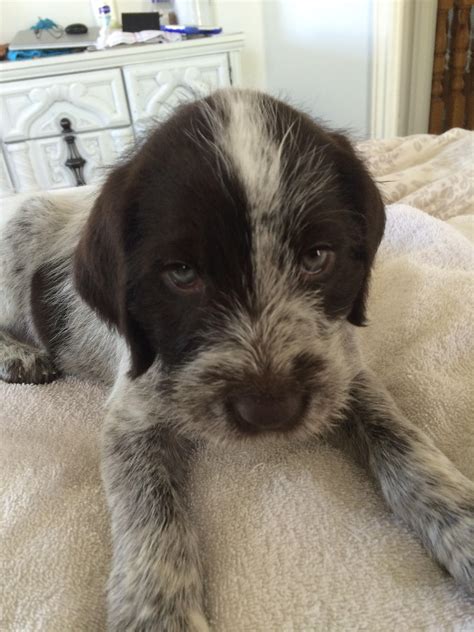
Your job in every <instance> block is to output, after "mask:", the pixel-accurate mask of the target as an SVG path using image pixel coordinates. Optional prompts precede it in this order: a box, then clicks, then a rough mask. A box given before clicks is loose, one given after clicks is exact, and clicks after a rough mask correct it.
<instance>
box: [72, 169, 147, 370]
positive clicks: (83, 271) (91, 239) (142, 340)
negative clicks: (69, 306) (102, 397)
mask: <svg viewBox="0 0 474 632" xmlns="http://www.w3.org/2000/svg"><path fill="white" fill-rule="evenodd" d="M131 179H132V178H131V174H130V166H129V164H124V165H121V166H119V167H118V168H116V169H115V170H114V171H113V172H112V173H111V174H110V175H109V177H108V178H107V180H106V182H105V184H104V186H103V188H102V191H101V193H100V195H99V197H98V198H97V200H96V202H95V204H94V206H93V208H92V211H91V213H90V215H89V218H88V220H87V223H86V225H85V227H84V230H83V233H82V236H81V238H80V241H79V244H78V246H77V248H76V252H75V255H74V283H75V286H76V289H77V291H78V292H79V294H80V296H81V297H82V298H83V299H84V300H85V302H86V303H87V304H88V305H89V307H91V308H92V309H93V310H94V311H95V312H96V313H97V315H98V316H99V318H101V319H102V320H103V321H105V322H106V323H107V324H108V325H110V326H112V327H114V328H116V329H117V331H118V332H119V333H120V334H121V335H122V336H124V338H125V339H126V341H127V343H128V346H129V348H130V352H131V358H132V366H131V371H130V374H131V376H132V377H138V376H139V375H141V374H142V373H144V372H145V371H146V370H147V369H148V368H149V367H150V366H151V364H152V363H153V360H154V358H155V355H156V354H155V352H154V351H153V349H152V347H151V345H150V343H149V340H148V338H147V336H146V335H145V332H144V331H143V330H142V328H141V327H140V326H139V325H138V323H137V322H136V321H135V320H134V318H133V317H132V316H131V314H130V313H129V311H128V308H127V294H128V287H129V268H130V261H129V259H130V253H131V249H132V241H133V230H132V228H133V220H134V217H135V209H134V205H135V201H134V196H133V194H132V192H131V190H130V185H129V182H130V180H131Z"/></svg>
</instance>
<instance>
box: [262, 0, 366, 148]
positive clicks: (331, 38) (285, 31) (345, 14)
mask: <svg viewBox="0 0 474 632" xmlns="http://www.w3.org/2000/svg"><path fill="white" fill-rule="evenodd" d="M263 6H264V37H265V45H266V46H265V50H266V82H267V88H268V90H269V91H270V92H271V93H273V94H276V95H283V96H289V97H290V100H291V101H292V102H293V103H295V104H297V105H300V106H303V107H304V108H305V109H307V110H308V111H309V112H311V113H312V114H313V115H316V116H320V117H322V118H323V119H326V120H327V121H328V122H330V123H333V124H334V125H336V126H337V127H343V128H349V129H350V130H351V131H353V132H354V133H355V135H356V136H358V137H361V138H363V137H367V136H368V133H369V108H370V88H371V86H370V75H371V34H372V2H371V0H292V1H291V2H289V1H288V0H272V1H271V2H264V5H263Z"/></svg>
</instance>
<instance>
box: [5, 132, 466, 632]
mask: <svg viewBox="0 0 474 632" xmlns="http://www.w3.org/2000/svg"><path fill="white" fill-rule="evenodd" d="M467 134H468V133H467ZM460 136H464V137H465V138H468V136H466V134H465V133H461V134H460ZM440 138H442V137H437V138H433V137H422V141H423V143H426V145H427V146H429V145H430V144H433V143H438V142H439V140H438V139H440ZM471 138H472V137H471ZM415 141H416V139H415V138H414V139H412V140H411V141H410V140H409V139H396V141H391V142H393V144H394V147H395V145H396V144H397V143H399V144H405V148H406V151H409V145H410V142H415ZM458 141H459V137H457V138H455V139H454V142H458ZM470 142H471V141H470ZM448 145H449V143H448ZM471 147H472V145H471ZM445 148H446V147H445ZM365 149H366V148H365V147H362V148H361V151H362V152H364V151H365ZM438 149H439V148H438ZM373 151H375V150H373ZM389 153H390V152H389ZM416 153H417V154H418V152H416ZM433 156H435V157H436V156H439V151H438V150H437V149H434V151H433V153H432V154H431V155H430V152H429V151H428V149H427V153H425V158H426V161H427V162H430V161H431V160H432V159H433V158H432V157H433ZM402 158H403V160H404V161H405V160H407V159H406V157H405V154H403V156H402ZM402 158H400V159H402ZM418 158H419V156H418ZM421 160H423V159H421ZM395 163H396V161H395V162H394V163H393V164H392V166H391V179H392V180H394V179H396V178H397V177H400V182H402V181H403V179H404V178H405V180H407V181H408V180H409V178H408V176H407V174H406V172H407V171H409V170H410V168H409V167H405V166H404V167H403V169H400V170H399V171H397V167H396V164H395ZM425 167H426V168H427V166H426V165H425ZM371 168H372V166H371ZM419 168H420V163H418V165H417V164H416V160H414V161H413V169H415V170H416V169H419ZM451 168H452V170H453V172H457V173H459V172H460V171H463V174H464V175H463V177H466V178H468V177H469V174H466V168H465V167H463V168H462V169H461V168H460V167H459V162H456V160H455V156H454V160H453V164H452V167H451ZM470 168H471V167H470V166H469V167H468V169H470ZM389 171H390V169H388V168H387V169H386V172H387V173H388V172H389ZM374 175H375V177H378V174H377V172H376V170H375V171H374ZM453 175H455V173H453ZM443 177H444V176H443ZM446 177H447V178H449V174H447V175H446ZM417 182H418V184H419V183H420V181H417ZM438 184H439V183H438V182H435V183H433V186H434V185H436V186H437V185H438ZM407 186H408V188H410V187H411V188H412V189H413V191H412V192H413V193H416V191H415V189H416V187H417V184H414V185H413V184H410V185H407ZM423 186H424V185H423ZM427 186H428V184H427ZM419 188H420V187H418V189H416V190H419ZM66 195H67V196H68V197H69V198H70V197H71V196H74V195H77V192H73V193H67V194H66ZM81 195H82V193H81ZM423 195H424V194H423ZM465 198H466V193H464V195H462V196H460V198H459V200H460V202H459V204H458V208H456V204H457V203H456V202H455V201H454V202H453V204H452V206H453V207H454V209H452V210H451V213H450V215H456V217H453V218H452V219H450V220H449V221H448V222H446V221H442V220H440V219H437V218H436V217H432V216H429V215H428V214H427V213H425V212H423V211H421V210H417V209H415V208H413V207H410V206H407V205H406V204H393V205H392V206H390V207H389V208H388V209H387V213H388V225H387V231H386V236H385V238H384V241H383V244H382V246H381V249H380V252H379V255H378V259H377V263H376V267H375V271H374V277H373V282H372V292H371V298H370V303H369V318H370V323H371V324H370V326H369V327H368V328H366V329H364V330H360V332H359V335H360V341H361V345H362V348H363V351H364V354H365V356H366V358H367V361H368V362H369V364H370V365H371V366H372V368H374V369H375V370H376V371H377V373H378V374H379V375H380V376H381V377H382V379H383V380H384V382H385V383H386V385H387V387H388V388H389V390H390V391H391V393H392V395H393V396H394V398H395V399H396V400H397V402H398V404H399V405H400V407H401V408H402V409H403V411H404V412H405V413H406V414H407V415H408V416H409V417H410V418H411V419H412V420H413V421H414V422H416V423H417V424H418V425H419V426H420V427H421V428H423V430H424V431H425V432H427V433H428V434H429V435H430V436H431V437H432V438H433V440H434V441H435V443H436V444H437V445H438V447H439V448H440V449H441V450H443V451H444V452H445V453H446V454H447V455H448V457H449V458H450V459H452V461H453V462H454V463H455V464H456V465H457V467H458V468H459V469H460V470H461V471H462V472H463V473H464V474H465V475H466V476H468V477H471V478H473V479H474V427H473V423H472V410H473V404H474V401H473V400H474V393H473V387H472V384H473V379H472V378H473V377H474V376H473V364H472V358H473V357H474V354H473V351H474V349H473V346H474V337H473V336H472V325H471V320H472V311H473V307H474V305H473V303H474V287H473V275H472V266H473V263H474V246H473V243H472V240H471V239H470V237H469V236H470V235H472V232H473V225H474V218H473V217H472V216H469V215H466V214H464V215H462V213H463V212H464V213H465V211H466V210H467V207H466V204H467V203H466V199H465ZM461 200H462V202H461ZM391 201H393V200H391ZM437 201H438V202H437V204H438V206H437V208H435V209H433V208H430V209H428V210H430V211H431V212H432V213H435V214H438V215H440V216H443V213H444V212H445V210H444V205H443V198H442V195H441V194H440V195H439V196H438V198H437ZM14 203H16V200H15V202H14ZM470 203H471V204H472V199H471V202H470ZM463 205H464V207H463ZM6 206H7V205H4V206H3V211H4V212H5V213H6V211H7V208H6ZM457 211H459V213H461V216H458V215H459V213H458V212H457ZM104 401H105V392H104V390H103V389H102V388H101V387H100V386H98V385H95V384H91V383H85V382H81V381H79V380H77V379H73V378H67V379H63V380H60V381H58V382H56V383H53V384H50V385H47V386H19V385H5V384H2V383H0V468H1V469H0V585H1V590H0V630H2V632H3V631H8V632H27V631H28V632H29V631H40V630H41V631H43V630H46V631H53V632H56V631H57V632H63V631H64V632H67V631H74V632H82V631H84V632H92V631H95V630H97V631H100V630H104V627H105V594H104V589H105V581H106V576H107V569H108V564H109V559H110V544H109V531H108V519H107V513H106V509H105V501H104V496H103V492H102V489H101V484H100V477H99V451H98V439H99V434H100V426H101V408H102V406H103V403H104ZM191 485H192V494H191V497H192V506H191V511H192V514H193V518H194V520H195V523H196V526H197V529H198V532H199V537H200V541H201V548H202V557H203V561H204V569H205V574H206V595H207V609H208V613H209V617H210V620H211V623H212V628H213V630H215V631H216V632H272V631H275V632H277V631H278V632H280V631H283V632H299V631H309V630H318V631H319V630H321V631H323V630H324V631H326V630H368V631H374V632H375V631H378V630H382V629H383V630H387V631H391V630H393V631H395V630H397V631H398V630H433V631H434V630H436V631H439V630H446V631H447V630H450V631H451V630H456V631H467V630H473V629H474V600H473V598H472V597H469V596H467V595H466V594H465V593H464V592H463V590H462V589H460V588H458V587H456V586H455V585H454V583H453V582H452V580H451V579H450V578H449V577H448V576H447V575H446V574H445V573H444V572H443V571H442V570H441V569H440V568H438V567H437V565H436V564H435V563H434V562H432V561H431V560H430V559H429V558H428V556H427V555H426V554H425V552H424V550H423V549H422V547H421V545H420V544H419V542H418V541H417V540H416V538H415V537H414V535H413V534H412V533H411V532H410V530H409V529H408V528H406V527H405V526H404V525H403V524H402V523H401V522H400V521H398V520H397V519H396V518H394V517H393V516H392V515H391V514H390V513H389V512H388V510H387V509H386V507H385V505H384V503H383V501H382V499H381V498H380V496H379V494H378V492H377V490H376V488H375V486H374V485H373V484H372V482H371V481H370V480H369V478H368V476H367V474H366V472H365V471H364V470H363V469H361V468H360V467H359V466H357V465H356V464H355V463H353V462H352V461H351V459H350V458H349V457H348V456H347V455H345V454H344V453H342V452H339V451H338V450H336V449H335V448H332V447H330V446H328V445H326V444H324V443H322V442H318V441H313V442H308V443H306V444H304V445H301V444H298V445H296V444H295V445H293V444H288V443H271V444H270V443H269V445H268V446H266V447H262V446H259V447H258V448H257V447H255V446H254V447H252V446H251V445H247V446H246V447H245V448H244V447H236V448H234V449H233V450H232V451H223V450H222V449H217V448H208V449H206V450H204V451H203V452H202V453H201V454H200V455H199V457H198V458H197V460H196V462H195V464H194V469H193V477H192V482H191Z"/></svg>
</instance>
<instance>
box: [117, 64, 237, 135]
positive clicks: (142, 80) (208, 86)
mask: <svg viewBox="0 0 474 632" xmlns="http://www.w3.org/2000/svg"><path fill="white" fill-rule="evenodd" d="M123 73H124V77H125V84H126V86H127V94H128V98H129V103H130V110H131V114H132V119H133V122H134V124H135V126H136V128H137V129H140V128H141V127H142V126H143V125H144V124H146V121H147V119H150V118H151V117H153V118H155V119H157V120H163V119H165V118H167V117H168V116H169V115H170V113H171V112H172V111H173V109H174V108H175V107H176V106H177V105H179V104H180V103H183V102H185V101H190V100H193V99H195V98H198V97H201V96H204V95H206V94H209V93H210V92H212V91H213V90H215V89H216V88H222V87H225V86H229V85H230V83H231V79H230V72H229V61H228V56H227V55H226V54H216V55H203V56H201V57H194V58H193V59H181V60H173V61H157V62H155V63H149V64H143V65H139V66H138V65H137V66H125V67H124V69H123Z"/></svg>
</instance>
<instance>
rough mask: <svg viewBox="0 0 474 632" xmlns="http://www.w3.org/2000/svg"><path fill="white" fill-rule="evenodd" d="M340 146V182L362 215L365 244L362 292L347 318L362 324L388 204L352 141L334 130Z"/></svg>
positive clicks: (335, 138)
mask: <svg viewBox="0 0 474 632" xmlns="http://www.w3.org/2000/svg"><path fill="white" fill-rule="evenodd" d="M331 138H332V140H333V142H334V143H335V145H336V147H337V150H338V151H337V152H336V163H337V166H338V169H339V173H340V174H341V185H342V187H343V188H344V193H345V195H346V197H347V198H348V199H350V200H351V201H352V207H353V208H354V210H355V211H356V213H357V215H358V216H359V220H360V225H361V231H362V234H363V243H362V251H361V253H360V254H361V257H362V259H363V265H364V268H365V275H364V279H363V281H362V285H361V287H360V289H359V292H358V294H357V296H356V298H355V300H354V303H353V304H352V309H351V311H350V313H349V315H348V317H347V319H348V321H349V322H350V323H352V324H353V325H358V326H359V327H360V326H362V325H364V324H365V307H366V300H367V294H368V289H369V279H370V270H371V267H372V264H373V261H374V257H375V253H376V252H377V248H378V247H379V244H380V242H381V240H382V237H383V231H384V228H385V206H384V203H383V200H382V196H381V195H380V192H379V190H378V188H377V186H376V184H375V182H374V181H373V179H372V177H371V176H370V174H369V172H368V170H367V167H366V166H365V165H364V163H363V162H362V160H361V159H360V158H359V156H357V154H356V152H355V150H354V148H353V146H352V144H351V143H350V141H349V140H348V139H347V138H346V136H344V135H342V134H336V133H332V134H331Z"/></svg>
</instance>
